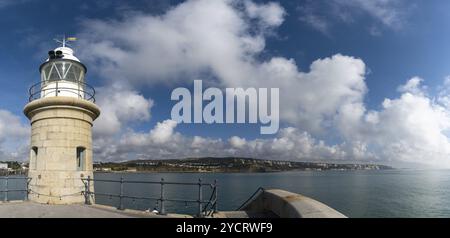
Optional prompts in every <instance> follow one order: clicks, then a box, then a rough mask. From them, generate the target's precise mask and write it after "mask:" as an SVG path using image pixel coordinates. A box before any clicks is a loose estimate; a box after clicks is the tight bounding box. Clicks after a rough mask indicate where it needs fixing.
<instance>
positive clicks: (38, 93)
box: [28, 80, 95, 103]
mask: <svg viewBox="0 0 450 238" xmlns="http://www.w3.org/2000/svg"><path fill="white" fill-rule="evenodd" d="M29 95H30V97H29V99H28V100H29V101H30V102H31V101H34V100H37V99H40V98H45V97H58V96H67V97H78V98H79V99H83V100H87V101H90V102H94V103H95V89H94V87H92V86H91V85H89V84H87V83H82V82H76V83H75V82H70V81H65V80H57V81H50V82H38V83H35V84H33V85H32V86H31V87H30V90H29Z"/></svg>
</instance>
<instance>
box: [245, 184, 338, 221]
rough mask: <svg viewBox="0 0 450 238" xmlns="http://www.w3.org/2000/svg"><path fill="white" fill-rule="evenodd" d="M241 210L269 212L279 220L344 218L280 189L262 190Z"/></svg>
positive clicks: (322, 206)
mask: <svg viewBox="0 0 450 238" xmlns="http://www.w3.org/2000/svg"><path fill="white" fill-rule="evenodd" d="M241 210H243V211H251V212H271V213H273V214H275V215H277V216H278V217H280V218H346V216H345V215H343V214H342V213H340V212H338V211H336V210H334V209H333V208H331V207H329V206H327V205H325V204H323V203H321V202H319V201H316V200H314V199H312V198H309V197H305V196H302V195H299V194H296V193H291V192H288V191H284V190H280V189H269V190H264V191H263V192H262V193H260V194H259V195H258V196H256V197H255V198H254V199H253V200H251V201H250V202H249V203H248V204H247V205H246V206H245V207H243V208H242V209H241Z"/></svg>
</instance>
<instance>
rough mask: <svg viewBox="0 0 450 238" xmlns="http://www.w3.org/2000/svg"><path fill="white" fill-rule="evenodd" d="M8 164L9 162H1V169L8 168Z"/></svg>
mask: <svg viewBox="0 0 450 238" xmlns="http://www.w3.org/2000/svg"><path fill="white" fill-rule="evenodd" d="M7 169H8V164H7V163H0V170H7Z"/></svg>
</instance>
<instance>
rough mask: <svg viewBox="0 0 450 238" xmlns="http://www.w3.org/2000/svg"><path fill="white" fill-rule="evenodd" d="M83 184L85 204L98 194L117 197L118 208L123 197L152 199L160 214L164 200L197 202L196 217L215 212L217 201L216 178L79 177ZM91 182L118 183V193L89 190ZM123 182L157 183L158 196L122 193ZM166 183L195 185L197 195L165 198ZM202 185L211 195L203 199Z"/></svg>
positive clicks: (163, 209) (88, 203)
mask: <svg viewBox="0 0 450 238" xmlns="http://www.w3.org/2000/svg"><path fill="white" fill-rule="evenodd" d="M81 180H82V181H83V183H84V185H85V191H84V192H83V194H84V197H85V204H87V205H90V204H91V201H90V200H91V199H90V198H91V196H92V195H100V196H109V197H117V198H119V207H118V209H119V210H123V209H124V204H123V200H124V198H129V199H139V200H153V201H157V202H158V203H159V211H158V213H159V214H161V215H165V214H167V213H166V209H165V203H166V202H181V203H185V204H187V203H194V204H197V208H198V210H197V217H206V216H210V215H212V214H213V213H215V212H217V206H218V204H217V202H218V191H217V188H218V184H217V180H214V183H204V182H202V180H201V179H199V180H198V182H197V183H182V182H166V181H165V180H164V179H163V178H161V181H158V182H155V181H134V180H124V178H123V177H121V178H120V180H108V179H92V178H91V177H90V176H88V178H83V179H81ZM91 182H108V183H120V193H119V194H109V193H99V192H92V191H91V186H92V185H91ZM125 184H159V185H160V196H159V197H140V196H131V195H125V194H124V185H125ZM168 185H183V186H196V187H198V197H197V199H176V198H167V197H166V195H165V186H168ZM203 187H208V188H210V189H211V196H210V198H209V199H208V200H204V198H203Z"/></svg>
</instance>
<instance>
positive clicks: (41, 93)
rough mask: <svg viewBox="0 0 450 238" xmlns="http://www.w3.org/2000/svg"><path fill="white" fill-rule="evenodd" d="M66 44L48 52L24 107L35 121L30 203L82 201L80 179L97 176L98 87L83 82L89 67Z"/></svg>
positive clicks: (30, 175) (31, 157)
mask: <svg viewBox="0 0 450 238" xmlns="http://www.w3.org/2000/svg"><path fill="white" fill-rule="evenodd" d="M67 39H70V38H67ZM67 39H65V38H64V39H63V41H62V42H60V43H61V44H62V46H61V47H58V48H56V49H55V50H51V51H49V53H48V54H49V56H48V59H47V60H46V61H45V62H44V63H43V64H42V65H41V66H40V68H39V71H40V74H41V80H40V82H38V83H37V84H35V85H33V86H32V87H31V88H30V91H29V92H30V98H29V103H28V104H27V105H26V106H25V108H24V113H25V115H26V116H27V117H28V118H29V119H30V121H31V148H30V164H29V172H28V176H29V177H30V178H31V181H30V183H29V190H30V194H29V199H30V200H32V201H35V202H39V203H47V204H70V203H81V202H84V199H85V198H84V195H83V194H82V193H81V192H82V191H84V190H85V187H84V186H85V185H84V183H83V181H82V180H81V179H82V178H87V177H88V176H91V178H92V177H93V172H92V171H93V168H92V124H93V122H94V120H95V119H96V118H97V117H98V116H99V115H100V109H99V108H98V107H97V106H96V105H95V98H94V96H95V90H94V88H92V87H91V86H89V85H88V84H87V83H86V81H85V75H86V71H87V70H86V66H84V65H83V64H82V63H81V62H80V60H78V58H77V57H75V56H74V52H73V50H72V49H71V48H69V47H67V44H66V40H67ZM91 184H92V183H91ZM90 189H91V191H93V186H92V187H91V188H90Z"/></svg>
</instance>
